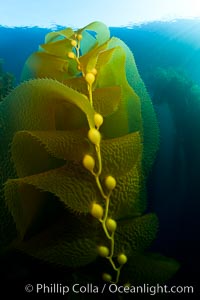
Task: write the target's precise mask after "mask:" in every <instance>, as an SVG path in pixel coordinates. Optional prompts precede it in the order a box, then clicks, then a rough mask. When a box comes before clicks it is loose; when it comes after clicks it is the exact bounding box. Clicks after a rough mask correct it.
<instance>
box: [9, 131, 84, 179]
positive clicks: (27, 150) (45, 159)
mask: <svg viewBox="0 0 200 300" xmlns="http://www.w3.org/2000/svg"><path fill="white" fill-rule="evenodd" d="M86 137H87V132H84V131H83V130H73V131H71V130H70V131H69V130H68V131H58V130H56V131H18V132H17V133H16V134H15V136H14V139H13V142H12V147H11V151H12V158H13V161H14V164H15V168H16V170H17V174H18V176H19V177H24V176H29V175H33V174H37V173H41V172H44V171H47V170H49V169H55V168H56V167H59V166H61V165H64V163H65V160H74V161H78V162H80V161H82V159H83V156H84V154H85V153H88V152H90V150H89V149H90V145H89V143H88V141H87V140H86Z"/></svg>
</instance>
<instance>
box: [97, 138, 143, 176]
mask: <svg viewBox="0 0 200 300" xmlns="http://www.w3.org/2000/svg"><path fill="white" fill-rule="evenodd" d="M141 151H142V144H141V140H140V134H139V132H134V133H130V134H127V135H125V136H122V137H120V138H115V139H107V140H102V142H101V155H102V177H105V176H107V175H109V174H111V175H113V176H114V177H116V179H117V178H118V177H120V176H122V175H124V174H125V173H127V172H128V171H130V170H131V169H132V167H133V166H134V165H135V164H136V163H137V161H138V159H139V156H140V154H141Z"/></svg>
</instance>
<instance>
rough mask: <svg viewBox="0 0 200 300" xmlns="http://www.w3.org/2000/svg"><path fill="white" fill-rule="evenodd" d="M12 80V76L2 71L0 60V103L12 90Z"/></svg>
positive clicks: (1, 61) (13, 78)
mask: <svg viewBox="0 0 200 300" xmlns="http://www.w3.org/2000/svg"><path fill="white" fill-rule="evenodd" d="M14 80H15V77H14V75H13V74H11V73H9V72H4V71H3V59H0V101H2V100H3V98H4V97H5V96H7V95H8V94H9V92H10V91H11V90H12V88H13V86H14Z"/></svg>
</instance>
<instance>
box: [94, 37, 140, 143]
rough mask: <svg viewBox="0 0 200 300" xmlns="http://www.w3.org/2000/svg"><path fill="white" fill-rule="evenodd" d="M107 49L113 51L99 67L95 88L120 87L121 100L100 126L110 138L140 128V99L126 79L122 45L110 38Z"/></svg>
mask: <svg viewBox="0 0 200 300" xmlns="http://www.w3.org/2000/svg"><path fill="white" fill-rule="evenodd" d="M109 49H114V51H113V53H112V56H111V57H110V59H109V61H108V62H107V63H106V64H103V65H102V66H100V67H99V72H98V76H97V77H96V81H95V88H96V89H98V88H103V87H108V86H120V88H121V101H120V103H119V106H118V109H117V110H116V112H115V113H113V114H112V115H110V116H108V117H105V120H104V123H103V125H102V127H101V131H102V132H103V134H104V136H105V137H108V138H111V137H116V136H121V135H124V134H127V133H128V132H133V131H138V130H141V127H142V120H141V111H140V99H139V98H138V96H137V95H136V94H135V92H134V91H133V89H132V88H131V87H130V85H129V84H128V82H127V79H126V73H125V51H124V50H123V48H122V47H118V45H117V43H116V42H115V39H114V38H111V39H110V40H109V42H108V50H109ZM99 59H100V58H99ZM99 65H101V61H99ZM119 70H120V71H119ZM116 124H120V126H116ZM131 124H133V125H134V126H132V125H131ZM130 128H131V130H130Z"/></svg>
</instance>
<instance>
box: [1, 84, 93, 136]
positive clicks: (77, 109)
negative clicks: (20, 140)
mask: <svg viewBox="0 0 200 300" xmlns="http://www.w3.org/2000/svg"><path fill="white" fill-rule="evenodd" d="M2 109H3V111H4V113H5V116H4V118H5V119H6V120H7V124H6V126H7V128H6V130H7V135H10V134H12V135H13V133H14V132H16V131H19V130H24V129H26V130H56V129H58V130H66V129H69V130H70V129H78V128H88V122H89V125H90V126H91V127H94V120H93V115H94V110H93V109H92V108H91V106H90V103H89V100H88V99H87V97H86V96H84V95H82V94H80V93H79V92H77V91H75V90H73V89H71V88H69V87H67V86H65V85H63V84H62V83H60V82H58V81H56V80H52V79H35V80H30V81H28V82H24V83H22V84H21V85H20V86H19V87H17V88H16V89H15V90H13V92H11V93H10V94H9V96H8V97H7V98H6V101H5V102H4V103H3V104H2ZM87 119H88V121H87ZM61 125H63V126H64V127H63V128H60V127H61ZM11 132H12V133H11Z"/></svg>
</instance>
